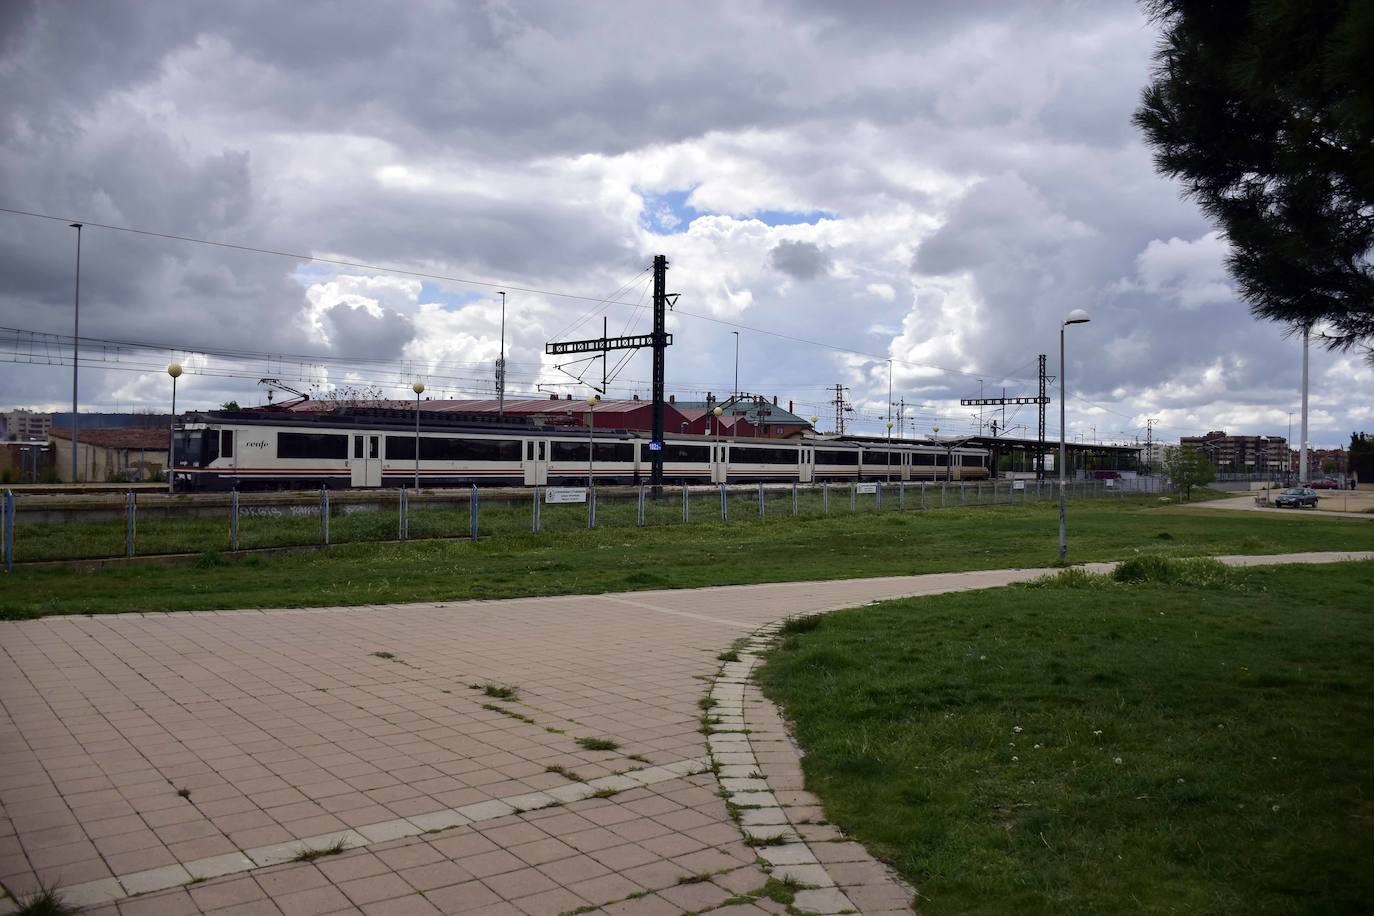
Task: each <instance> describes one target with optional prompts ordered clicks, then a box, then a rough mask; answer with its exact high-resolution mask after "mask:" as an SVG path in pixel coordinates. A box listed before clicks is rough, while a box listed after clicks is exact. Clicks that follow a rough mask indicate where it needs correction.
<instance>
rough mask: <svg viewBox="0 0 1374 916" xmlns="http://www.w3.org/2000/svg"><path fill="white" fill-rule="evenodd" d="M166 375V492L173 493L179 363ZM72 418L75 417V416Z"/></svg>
mask: <svg viewBox="0 0 1374 916" xmlns="http://www.w3.org/2000/svg"><path fill="white" fill-rule="evenodd" d="M167 374H168V375H170V376H171V377H172V422H171V424H170V428H169V429H168V432H169V433H170V435H169V436H168V440H167V441H168V445H167V492H168V493H175V492H176V489H177V474H176V467H177V460H176V459H177V379H179V378H181V363H178V362H172V363H168V364H167ZM72 416H75V414H73V415H72ZM74 440H75V436H73V443H72V448H73V451H75V448H76V443H75V441H74ZM73 479H75V478H73Z"/></svg>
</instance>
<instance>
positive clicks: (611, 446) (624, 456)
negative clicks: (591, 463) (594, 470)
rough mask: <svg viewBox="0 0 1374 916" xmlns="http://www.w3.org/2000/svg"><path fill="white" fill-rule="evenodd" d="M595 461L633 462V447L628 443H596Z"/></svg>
mask: <svg viewBox="0 0 1374 916" xmlns="http://www.w3.org/2000/svg"><path fill="white" fill-rule="evenodd" d="M595 454H596V460H597V461H634V460H635V447H634V445H633V444H631V443H629V442H598V443H596V453H595Z"/></svg>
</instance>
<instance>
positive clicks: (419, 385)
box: [410, 382, 425, 493]
mask: <svg viewBox="0 0 1374 916" xmlns="http://www.w3.org/2000/svg"><path fill="white" fill-rule="evenodd" d="M410 390H411V391H413V392H415V492H416V493H419V492H420V395H422V394H424V393H425V383H424V382H416V383H415V384H414V385H411V386H410Z"/></svg>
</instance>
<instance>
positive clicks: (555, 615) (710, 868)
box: [0, 552, 1374, 916]
mask: <svg viewBox="0 0 1374 916" xmlns="http://www.w3.org/2000/svg"><path fill="white" fill-rule="evenodd" d="M1369 558H1374V552H1362V553H1316V554H1296V555H1280V556H1266V557H1223V558H1221V559H1222V560H1223V561H1225V562H1228V563H1232V564H1235V565H1258V564H1275V563H1309V562H1310V563H1326V562H1335V561H1339V560H1347V559H1369ZM1111 565H1112V564H1090V565H1089V567H1088V568H1090V569H1095V570H1102V571H1105V570H1108V569H1110V568H1111ZM1046 572H1049V570H1039V569H1032V570H994V571H986V572H969V573H941V574H933V575H925V576H900V577H886V578H878V579H855V580H843V581H829V582H795V583H777V584H767V585H752V586H729V587H720V588H709V589H694V590H681V591H660V592H633V593H626V594H617V595H595V596H572V597H555V598H525V599H513V600H506V601H471V602H461V603H452V604H442V603H438V604H434V603H431V604H413V605H384V606H371V607H357V608H320V609H298V610H278V611H220V612H213V611H212V612H197V613H178V614H147V615H143V614H119V615H108V616H97V617H50V618H45V619H42V620H36V621H23V622H5V623H0V882H3V884H4V887H5V888H6V889H7V890H8V891H9V892H10V893H11V894H26V893H29V892H31V891H32V890H33V889H34V888H35V887H37V886H38V883H39V882H40V881H42V882H45V883H47V884H48V885H52V884H57V885H59V886H60V888H61V890H62V891H63V892H64V895H65V896H66V898H67V900H68V901H69V902H71V903H74V904H79V905H81V906H84V907H87V912H91V913H101V914H115V913H118V914H124V916H136V914H143V916H148V914H182V913H186V914H194V913H214V914H217V916H233V914H274V913H280V914H286V916H292V914H302V916H313V914H327V913H366V914H373V916H381V914H433V913H481V914H506V913H509V914H532V916H536V914H558V913H572V912H596V913H607V914H646V916H655V914H679V913H699V912H705V911H718V912H721V913H757V912H774V913H776V912H782V911H783V910H784V909H785V907H783V906H782V905H781V904H778V903H776V902H774V901H772V900H770V899H768V898H767V897H760V896H757V895H756V894H754V893H753V892H755V891H759V890H761V889H762V888H763V887H764V885H765V884H766V883H767V882H768V880H769V879H770V878H773V879H775V880H782V879H792V880H793V881H795V882H797V883H799V884H801V885H803V886H804V889H802V890H799V891H798V892H797V894H796V900H795V904H794V905H795V906H796V907H797V908H798V909H801V910H805V911H809V912H815V913H840V912H852V911H858V912H862V913H886V912H891V913H896V912H908V913H909V912H910V910H911V901H912V896H913V895H912V892H911V890H910V889H909V888H906V887H904V886H903V885H901V884H900V883H899V882H897V881H896V880H895V879H894V878H893V877H892V876H891V875H890V874H889V872H888V871H887V870H886V869H884V868H883V867H882V866H881V865H880V864H879V863H877V862H875V861H874V860H873V859H872V858H871V857H870V856H868V854H867V853H866V852H865V851H864V850H863V848H862V847H861V846H859V845H858V844H857V843H854V842H852V841H848V840H847V839H846V838H845V837H843V836H842V835H841V834H840V833H839V831H838V830H836V829H835V828H834V827H832V826H829V825H827V824H825V823H824V822H823V821H824V815H823V812H822V811H821V809H820V807H819V806H818V804H817V801H816V799H815V798H813V797H812V796H810V795H809V794H807V793H806V792H805V791H804V790H803V787H802V775H801V767H800V758H799V754H798V751H797V748H796V747H795V745H794V744H793V743H792V741H791V739H790V737H789V736H788V733H787V730H786V728H785V725H784V723H783V721H782V720H781V718H780V717H779V714H778V712H777V710H776V709H775V708H774V707H773V706H772V705H771V704H769V703H768V702H767V701H766V700H765V699H764V698H763V697H762V696H761V695H760V694H759V692H758V691H757V689H756V688H755V687H754V686H752V684H751V683H750V682H749V675H750V672H751V671H752V669H753V667H754V665H755V664H756V663H757V661H758V659H759V653H760V652H761V651H762V650H763V649H764V648H766V646H767V645H768V643H769V641H770V640H771V638H772V635H773V633H774V631H775V630H776V628H777V626H778V625H779V623H780V621H781V620H782V619H784V618H786V617H790V616H797V615H805V614H815V613H822V612H825V611H828V610H834V609H838V608H844V607H852V606H855V605H860V604H864V603H866V602H869V601H875V600H882V599H889V598H900V597H910V596H917V595H929V594H938V593H942V592H950V591H960V590H966V589H978V588H991V587H996V586H1001V585H1006V584H1009V583H1012V582H1021V581H1026V580H1029V579H1033V578H1036V577H1037V576H1040V575H1043V574H1045V573H1046ZM737 640H743V641H744V642H743V648H742V649H741V650H740V653H739V660H738V661H735V662H727V663H725V664H724V665H722V664H721V663H720V662H719V661H717V660H716V656H717V654H719V653H721V652H722V651H723V650H724V649H726V648H728V647H729V646H730V645H731V644H732V643H733V642H735V641H737ZM488 686H490V687H491V688H492V689H491V690H490V691H487V690H486V689H485V688H486V687H488ZM503 686H504V687H512V688H514V691H515V693H514V696H513V697H510V696H505V695H504V694H505V691H502V690H500V689H498V688H500V687H503ZM708 691H709V697H710V700H711V701H714V705H712V704H711V702H708V701H706V700H704V698H703V694H705V693H708ZM490 694H495V695H494V696H493V695H490ZM704 708H709V712H710V715H711V716H712V717H713V718H714V719H716V720H718V721H715V722H713V724H712V725H711V727H710V729H709V731H710V734H708V735H703V732H704V731H706V729H704V728H703V726H702V722H701V717H702V711H703V709H704ZM727 802H728V804H727ZM779 839H781V840H782V842H781V843H779V842H778V841H779ZM340 849H342V850H343V851H336V850H340ZM326 851H330V852H332V853H333V854H328V855H319V856H317V857H312V856H311V854H313V853H322V852H326ZM303 854H304V855H303ZM14 908H15V907H14V904H13V900H12V898H5V899H3V900H0V913H4V912H9V911H12V910H13V909H14Z"/></svg>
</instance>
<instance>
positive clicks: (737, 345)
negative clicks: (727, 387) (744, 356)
mask: <svg viewBox="0 0 1374 916" xmlns="http://www.w3.org/2000/svg"><path fill="white" fill-rule="evenodd" d="M730 333H731V334H734V335H735V390H734V391H732V392H730V394H731V395H732V396H734V397H738V396H739V331H731V332H730Z"/></svg>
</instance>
